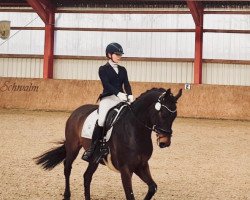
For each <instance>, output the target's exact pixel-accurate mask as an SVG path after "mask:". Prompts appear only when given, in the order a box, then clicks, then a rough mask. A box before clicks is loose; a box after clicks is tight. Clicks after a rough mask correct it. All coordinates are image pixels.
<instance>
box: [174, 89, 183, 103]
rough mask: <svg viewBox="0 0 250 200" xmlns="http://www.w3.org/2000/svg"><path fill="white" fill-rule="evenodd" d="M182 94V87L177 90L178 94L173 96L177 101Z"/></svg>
mask: <svg viewBox="0 0 250 200" xmlns="http://www.w3.org/2000/svg"><path fill="white" fill-rule="evenodd" d="M181 95H182V89H180V90H179V92H178V94H177V95H176V96H175V97H174V98H175V100H176V101H177V100H178V99H179V98H180V97H181Z"/></svg>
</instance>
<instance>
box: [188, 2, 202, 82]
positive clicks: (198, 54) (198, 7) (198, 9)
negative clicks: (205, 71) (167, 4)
mask: <svg viewBox="0 0 250 200" xmlns="http://www.w3.org/2000/svg"><path fill="white" fill-rule="evenodd" d="M187 5H188V7H189V9H190V12H191V14H192V17H193V19H194V23H195V55H194V56H195V57H194V83H195V84H201V83H202V48H203V12H204V9H203V6H202V3H201V2H198V1H191V0H188V1H187Z"/></svg>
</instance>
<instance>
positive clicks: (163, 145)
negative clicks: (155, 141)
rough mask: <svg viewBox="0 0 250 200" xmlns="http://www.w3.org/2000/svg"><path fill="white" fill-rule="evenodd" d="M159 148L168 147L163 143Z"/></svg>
mask: <svg viewBox="0 0 250 200" xmlns="http://www.w3.org/2000/svg"><path fill="white" fill-rule="evenodd" d="M159 146H160V148H165V147H167V144H166V143H163V142H160V144H159Z"/></svg>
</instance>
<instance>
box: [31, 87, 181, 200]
mask: <svg viewBox="0 0 250 200" xmlns="http://www.w3.org/2000/svg"><path fill="white" fill-rule="evenodd" d="M181 95H182V90H181V89H180V90H179V92H178V94H177V95H176V96H174V95H173V94H172V93H171V91H170V89H168V90H165V89H163V88H153V89H151V90H148V91H146V92H145V93H143V94H141V95H140V96H139V97H138V98H137V99H136V100H135V101H134V102H133V103H132V104H131V105H130V106H129V109H127V110H126V111H125V112H124V113H123V114H122V116H121V117H120V119H119V120H118V121H117V122H116V123H115V125H114V127H113V131H112V135H111V138H110V139H109V141H108V146H109V148H110V154H111V161H112V164H113V166H114V167H115V169H117V170H118V171H119V172H120V174H121V179H122V184H123V188H124V191H125V194H126V199H128V200H133V199H135V198H134V194H133V189H132V180H131V178H132V175H133V173H135V174H136V175H137V176H139V177H140V178H141V180H142V181H144V182H145V183H146V184H147V185H148V192H147V194H146V196H145V198H144V199H146V200H148V199H151V198H152V196H153V195H154V194H155V192H156V190H157V185H156V183H155V182H154V180H153V179H152V177H151V174H150V170H149V164H148V160H149V159H150V157H151V155H152V152H153V144H152V139H151V133H152V131H154V132H156V133H157V140H158V145H159V146H160V147H161V148H164V147H168V146H170V144H171V136H172V123H173V121H174V119H175V118H176V116H177V111H176V103H177V100H178V99H179V97H180V96H181ZM95 109H97V105H83V106H81V107H79V108H77V109H76V110H75V111H73V113H72V114H71V116H70V117H69V119H68V120H67V123H66V129H65V137H66V139H65V141H63V142H62V143H61V146H59V147H57V148H54V149H52V150H49V151H48V152H46V153H44V154H43V155H41V156H39V157H37V158H35V159H36V163H37V164H40V165H42V166H43V168H44V169H46V170H51V169H53V168H54V167H55V166H56V165H58V164H59V163H61V162H62V161H64V175H65V181H66V186H65V192H64V198H65V199H70V183H69V179H70V173H71V168H72V163H73V161H74V160H75V158H76V157H77V155H78V153H79V150H80V149H81V148H82V147H84V149H86V148H88V147H89V145H90V142H91V140H90V139H86V138H82V137H81V131H82V126H83V123H84V121H85V119H86V118H87V116H88V115H89V114H90V113H91V112H92V111H94V110H95ZM101 163H102V164H103V161H102V162H101ZM97 167H98V164H96V163H93V162H90V163H89V165H88V167H87V169H86V171H85V173H84V194H85V199H87V200H90V183H91V180H92V176H93V174H94V172H95V171H96V169H97Z"/></svg>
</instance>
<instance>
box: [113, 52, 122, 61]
mask: <svg viewBox="0 0 250 200" xmlns="http://www.w3.org/2000/svg"><path fill="white" fill-rule="evenodd" d="M121 58H122V55H121V54H112V60H113V61H114V62H115V63H118V62H119V61H120V60H121Z"/></svg>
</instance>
